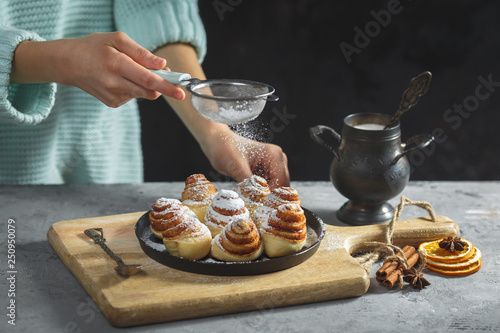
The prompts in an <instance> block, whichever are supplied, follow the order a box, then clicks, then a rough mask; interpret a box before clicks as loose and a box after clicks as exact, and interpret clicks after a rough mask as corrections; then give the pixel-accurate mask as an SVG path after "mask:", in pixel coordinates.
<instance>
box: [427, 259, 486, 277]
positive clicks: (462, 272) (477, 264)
mask: <svg viewBox="0 0 500 333" xmlns="http://www.w3.org/2000/svg"><path fill="white" fill-rule="evenodd" d="M426 267H427V268H428V269H430V270H431V271H433V272H436V273H441V274H444V275H451V276H465V275H469V274H472V273H475V272H477V271H478V270H479V269H480V268H481V259H479V260H478V261H476V262H474V263H473V264H471V265H469V266H468V267H467V268H463V269H460V270H443V269H439V268H436V267H433V266H430V265H429V264H427V265H426Z"/></svg>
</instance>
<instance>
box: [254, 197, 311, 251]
mask: <svg viewBox="0 0 500 333" xmlns="http://www.w3.org/2000/svg"><path fill="white" fill-rule="evenodd" d="M260 233H261V236H262V242H263V243H264V250H265V252H266V255H267V256H268V257H270V258H275V257H281V256H286V255H289V254H293V253H296V252H298V251H300V250H301V249H302V247H303V246H304V245H305V243H306V236H307V225H306V217H305V215H304V211H303V210H302V208H301V207H300V206H299V205H297V204H284V205H281V206H279V207H278V209H276V210H274V211H273V212H272V214H271V216H270V217H269V219H268V220H267V221H266V222H264V224H263V225H262V228H261V229H260Z"/></svg>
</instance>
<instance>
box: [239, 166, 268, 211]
mask: <svg viewBox="0 0 500 333" xmlns="http://www.w3.org/2000/svg"><path fill="white" fill-rule="evenodd" d="M233 191H235V192H236V193H238V195H239V197H240V198H241V199H242V200H243V201H244V202H245V207H247V209H248V213H249V214H250V218H252V219H253V214H254V212H255V210H256V209H257V208H258V207H260V206H262V202H263V201H264V199H265V198H266V197H267V196H268V195H269V193H271V190H270V189H269V185H268V184H267V181H266V180H265V179H264V178H262V177H260V176H257V175H253V176H251V177H250V178H247V179H245V180H243V181H242V182H240V183H238V184H236V186H235V187H234V188H233Z"/></svg>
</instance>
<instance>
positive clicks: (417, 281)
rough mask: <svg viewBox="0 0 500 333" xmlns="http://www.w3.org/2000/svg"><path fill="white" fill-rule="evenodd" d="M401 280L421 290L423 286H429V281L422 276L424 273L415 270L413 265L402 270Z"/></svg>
mask: <svg viewBox="0 0 500 333" xmlns="http://www.w3.org/2000/svg"><path fill="white" fill-rule="evenodd" d="M403 280H404V281H405V282H408V283H409V284H410V285H412V286H414V287H417V288H418V289H419V290H422V289H423V288H424V287H426V286H429V285H430V284H431V283H430V282H429V281H427V280H426V279H425V278H424V274H422V273H420V272H417V270H416V269H415V267H412V268H410V269H409V270H404V271H403Z"/></svg>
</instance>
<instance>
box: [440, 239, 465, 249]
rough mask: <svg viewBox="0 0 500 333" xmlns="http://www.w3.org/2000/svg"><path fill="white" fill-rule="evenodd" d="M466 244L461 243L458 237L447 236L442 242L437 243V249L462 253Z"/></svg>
mask: <svg viewBox="0 0 500 333" xmlns="http://www.w3.org/2000/svg"><path fill="white" fill-rule="evenodd" d="M465 245H467V243H466V242H464V241H462V239H461V238H460V237H453V236H448V237H446V238H443V240H442V241H440V242H439V247H440V248H442V249H445V250H448V251H450V252H455V250H457V251H463V250H464V249H465Z"/></svg>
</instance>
